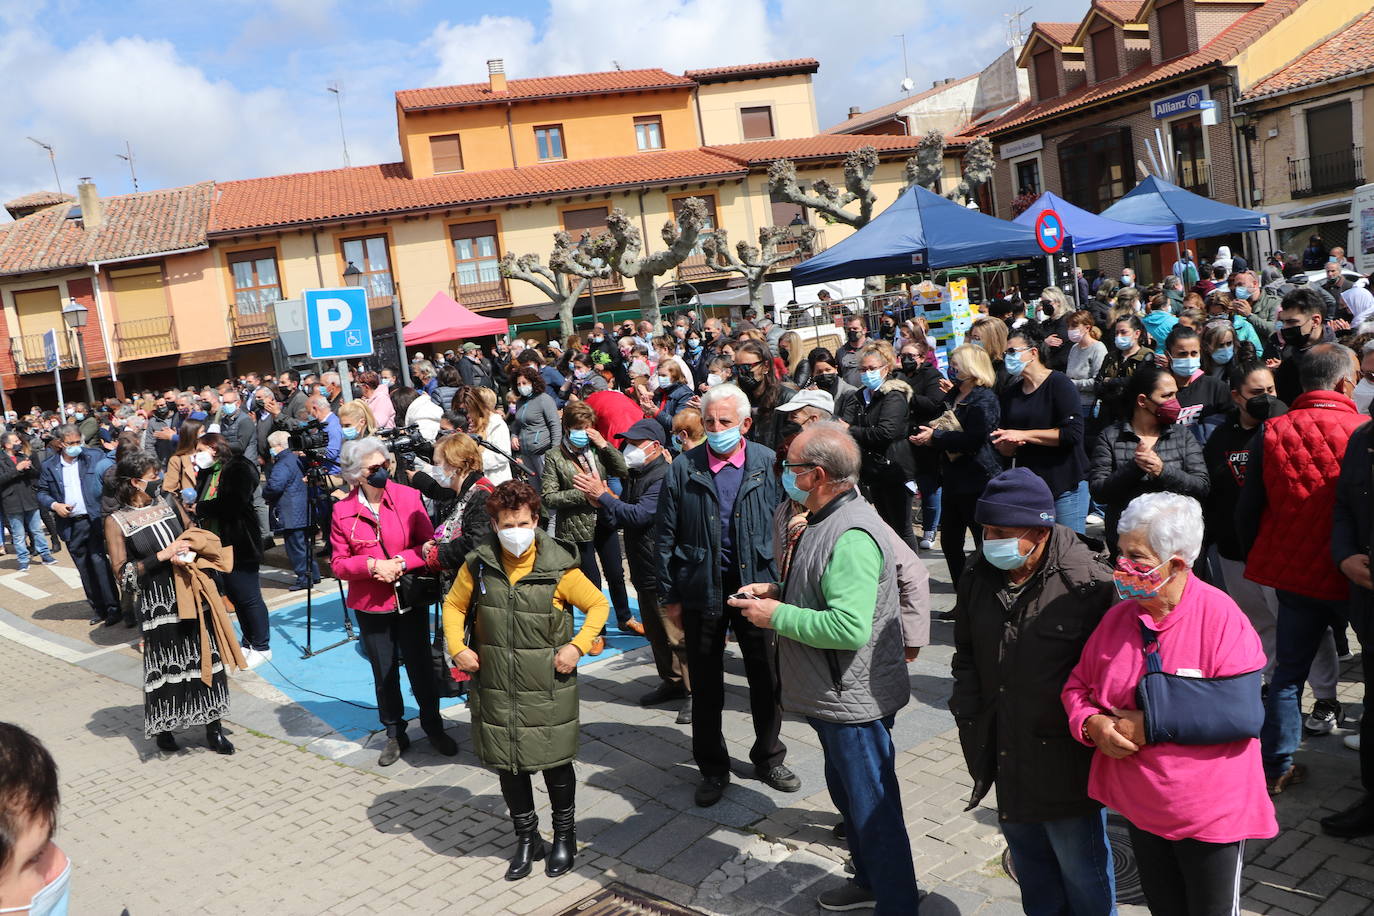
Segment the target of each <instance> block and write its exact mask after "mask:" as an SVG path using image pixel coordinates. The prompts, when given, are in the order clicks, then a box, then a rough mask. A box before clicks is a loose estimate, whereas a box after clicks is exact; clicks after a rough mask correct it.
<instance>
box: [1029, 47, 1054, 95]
mask: <svg viewBox="0 0 1374 916" xmlns="http://www.w3.org/2000/svg"><path fill="white" fill-rule="evenodd" d="M1031 69H1032V71H1033V72H1034V73H1035V97H1036V99H1037V100H1039V101H1042V102H1043V101H1045V100H1046V99H1052V98H1055V97H1056V96H1058V95H1059V68H1058V67H1056V66H1055V65H1054V50H1053V49H1051V48H1046V49H1045V50H1043V51H1037V52H1035V53H1034V54H1032V55H1031ZM1046 76H1049V77H1050V78H1051V80H1052V81H1053V83H1054V85H1052V86H1046V85H1045V82H1046V80H1045V77H1046Z"/></svg>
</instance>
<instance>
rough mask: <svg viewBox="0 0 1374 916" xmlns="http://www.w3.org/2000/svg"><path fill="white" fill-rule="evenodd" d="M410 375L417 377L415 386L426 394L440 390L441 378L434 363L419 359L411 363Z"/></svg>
mask: <svg viewBox="0 0 1374 916" xmlns="http://www.w3.org/2000/svg"><path fill="white" fill-rule="evenodd" d="M410 377H411V378H413V379H415V388H416V390H418V391H423V392H424V393H425V394H433V393H434V392H435V391H437V390H439V379H438V377H437V375H436V373H435V371H434V363H432V362H430V361H429V360H427V359H418V360H415V361H414V362H412V363H411V364H410Z"/></svg>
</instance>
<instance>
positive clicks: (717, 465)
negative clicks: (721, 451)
mask: <svg viewBox="0 0 1374 916" xmlns="http://www.w3.org/2000/svg"><path fill="white" fill-rule="evenodd" d="M740 445H741V446H742V447H741V448H737V449H735V451H734V453H733V454H731V455H730V457H728V458H721V457H720V456H718V455H717V454H716V453H715V452H713V451H711V450H710V449H709V448H708V449H707V450H706V467H707V469H708V470H709V471H710V472H711V473H712V474H719V473H720V469H721V468H723V467H725V466H726V465H727V464H728V465H732V466H734V467H737V468H742V467H744V449H745V448H748V442H747V441H743V440H742V441H741V442H740Z"/></svg>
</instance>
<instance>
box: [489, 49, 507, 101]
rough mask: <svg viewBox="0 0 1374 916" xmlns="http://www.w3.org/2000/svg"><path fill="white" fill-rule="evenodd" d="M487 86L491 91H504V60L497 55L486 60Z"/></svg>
mask: <svg viewBox="0 0 1374 916" xmlns="http://www.w3.org/2000/svg"><path fill="white" fill-rule="evenodd" d="M487 88H488V89H489V90H490V91H491V92H493V93H496V92H505V91H506V62H505V61H504V60H502V59H501V58H499V57H496V58H492V59H491V60H489V61H487Z"/></svg>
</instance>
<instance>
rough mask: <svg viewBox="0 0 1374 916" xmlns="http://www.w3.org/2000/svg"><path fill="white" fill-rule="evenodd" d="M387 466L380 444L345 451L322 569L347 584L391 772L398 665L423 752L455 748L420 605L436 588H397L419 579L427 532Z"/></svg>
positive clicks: (397, 739)
mask: <svg viewBox="0 0 1374 916" xmlns="http://www.w3.org/2000/svg"><path fill="white" fill-rule="evenodd" d="M391 466H392V456H391V452H390V450H389V449H388V448H387V446H386V443H385V442H383V441H382V440H381V439H378V438H376V437H375V436H368V437H367V438H365V439H353V440H351V441H349V442H347V443H345V445H344V447H343V452H342V454H341V456H340V474H341V475H342V476H343V479H344V483H345V484H346V485H347V486H348V487H349V491H348V494H347V495H346V496H345V497H344V498H343V499H341V500H339V502H338V504H336V505H335V506H334V512H333V518H332V520H331V522H330V529H329V542H330V545H331V548H332V554H331V559H330V567H331V568H332V569H333V572H334V576H335V578H337V579H339V580H340V581H341V582H346V583H348V594H347V595H346V596H345V598H344V605H345V606H346V607H348V608H349V609H350V610H352V611H353V612H354V614H355V615H356V616H357V618H358V629H359V630H360V631H361V633H362V637H361V638H362V645H363V651H364V652H365V653H366V654H367V658H368V661H369V662H371V664H372V680H373V684H374V685H375V687H376V690H377V712H378V716H379V718H380V719H381V723H382V727H383V728H384V729H385V730H386V744H385V745H384V747H383V748H382V753H381V756H380V758H379V759H378V761H377V762H378V764H379V765H381V766H391V765H392V764H393V763H395V762H396V761H397V760H398V759H399V758H400V756H401V754H402V753H403V752H404V751H405V750H406V749H407V748H408V747H410V738H409V737H407V735H406V718H405V703H404V702H403V700H402V699H401V669H400V665H399V663H400V662H403V663H404V664H405V669H406V678H407V679H408V680H409V681H410V689H411V692H412V693H413V694H414V696H415V702H416V704H417V705H418V706H419V709H420V725H421V726H422V727H423V728H424V730H425V734H427V735H428V736H429V740H430V745H431V746H432V747H433V748H434V750H435V751H437V752H438V753H440V754H443V755H445V756H447V757H452V756H454V755H455V754H457V753H458V745H457V743H456V742H455V741H454V740H453V739H452V738H450V737H449V736H448V735H447V734H445V733H444V720H443V718H442V717H440V715H439V693H438V688H437V686H436V685H435V682H434V666H433V663H432V659H431V656H430V643H429V614H428V605H429V603H431V602H433V601H436V600H438V597H439V596H438V594H437V588H436V589H435V593H434V594H433V595H425V594H424V593H423V587H422V585H421V583H420V582H419V581H415V582H414V584H411V582H406V583H404V584H403V583H402V579H401V577H402V576H403V575H405V574H406V573H407V572H417V573H418V572H423V571H424V569H425V550H426V548H428V547H430V546H431V545H432V542H433V540H434V525H433V523H432V522H431V521H430V519H429V515H428V513H426V512H425V507H424V503H423V502H422V501H421V499H420V491H419V490H416V489H413V488H412V487H408V486H405V485H403V484H401V483H398V482H397V481H395V480H393V479H392V478H391Z"/></svg>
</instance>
